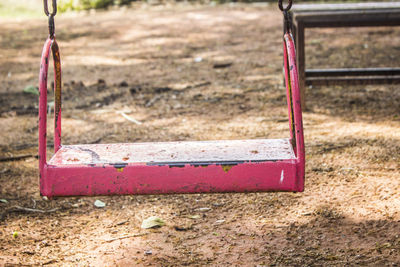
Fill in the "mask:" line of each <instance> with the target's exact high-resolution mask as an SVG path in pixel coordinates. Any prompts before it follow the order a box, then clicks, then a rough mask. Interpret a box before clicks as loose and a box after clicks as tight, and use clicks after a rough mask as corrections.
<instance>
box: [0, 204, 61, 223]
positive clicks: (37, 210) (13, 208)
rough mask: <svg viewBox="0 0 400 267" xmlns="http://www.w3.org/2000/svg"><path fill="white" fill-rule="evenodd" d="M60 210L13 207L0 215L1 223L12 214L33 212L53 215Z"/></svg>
mask: <svg viewBox="0 0 400 267" xmlns="http://www.w3.org/2000/svg"><path fill="white" fill-rule="evenodd" d="M59 209H60V208H54V209H50V210H40V209H31V208H25V207H21V206H13V207H10V208H9V209H7V210H6V211H4V212H3V213H2V214H0V221H2V220H3V219H4V217H5V216H6V215H7V214H8V213H11V212H21V211H22V212H33V213H52V212H55V211H57V210H59Z"/></svg>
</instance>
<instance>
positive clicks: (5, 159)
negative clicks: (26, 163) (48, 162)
mask: <svg viewBox="0 0 400 267" xmlns="http://www.w3.org/2000/svg"><path fill="white" fill-rule="evenodd" d="M33 157H37V155H33V154H25V155H18V156H10V157H2V158H0V162H5V161H16V160H21V159H27V158H33Z"/></svg>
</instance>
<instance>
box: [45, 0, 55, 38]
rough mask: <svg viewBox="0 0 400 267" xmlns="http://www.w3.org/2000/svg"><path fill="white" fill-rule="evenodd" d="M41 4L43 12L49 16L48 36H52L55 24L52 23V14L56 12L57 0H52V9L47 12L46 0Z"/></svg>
mask: <svg viewBox="0 0 400 267" xmlns="http://www.w3.org/2000/svg"><path fill="white" fill-rule="evenodd" d="M43 6H44V14H46V16H48V17H49V35H50V38H51V39H53V38H54V32H55V25H54V16H55V15H56V14H57V0H52V7H53V10H52V12H51V13H50V12H49V5H48V1H47V0H43Z"/></svg>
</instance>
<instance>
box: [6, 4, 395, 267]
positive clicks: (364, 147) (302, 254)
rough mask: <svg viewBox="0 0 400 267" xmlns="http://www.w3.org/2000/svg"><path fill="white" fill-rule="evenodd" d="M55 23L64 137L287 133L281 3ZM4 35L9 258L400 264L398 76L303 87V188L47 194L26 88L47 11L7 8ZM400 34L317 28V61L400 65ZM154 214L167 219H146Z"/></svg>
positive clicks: (311, 42)
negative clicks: (11, 16) (20, 17)
mask: <svg viewBox="0 0 400 267" xmlns="http://www.w3.org/2000/svg"><path fill="white" fill-rule="evenodd" d="M56 27H57V29H56V31H57V38H58V42H59V45H60V47H61V55H62V62H63V65H62V67H63V82H64V93H63V100H64V109H63V142H64V143H66V144H72V143H100V142H101V143H106V142H136V141H173V140H207V139H242V138H260V137H267V138H279V137H282V136H288V123H287V113H286V107H285V99H286V98H285V94H284V88H283V84H282V79H283V78H282V32H281V29H282V25H281V14H280V13H279V12H278V11H277V8H276V6H271V7H269V6H256V5H224V6H216V7H211V6H188V5H186V6H185V5H184V6H158V7H148V6H141V7H138V8H136V9H130V10H117V11H110V12H105V13H101V12H100V13H99V12H98V13H96V14H90V15H82V14H78V15H71V14H69V15H68V14H61V15H58V16H57V19H56ZM0 33H1V34H0V81H1V82H0V127H1V135H0V158H1V159H2V160H1V162H0V199H6V200H7V201H8V203H2V202H0V265H5V266H14V265H16V266H20V265H41V264H42V265H54V266H60V265H64V266H114V265H116V266H129V265H130V266H132V265H138V266H140V265H143V266H182V265H194V266H200V265H213V266H227V265H232V266H257V265H261V266H262V265H274V266H275V265H278V266H285V265H290V266H294V265H296V266H309V265H318V266H321V265H325V266H327V265H329V266H331V265H334V266H348V265H353V266H354V265H368V266H383V265H399V264H400V213H399V212H400V205H399V204H400V180H399V178H400V173H399V169H400V90H399V86H398V85H378V86H330V87H313V88H308V91H307V105H308V106H307V107H308V110H307V111H306V112H304V126H305V138H306V152H307V166H306V179H307V181H306V190H305V192H304V193H250V194H208V195H207V194H206V195H199V194H195V195H162V196H154V195H153V196H114V197H93V198H90V197H71V198H57V199H54V200H50V201H46V200H43V199H42V198H41V197H40V194H39V186H38V172H37V166H38V162H37V159H36V158H35V155H36V153H37V152H36V151H37V115H36V114H37V96H35V95H32V94H26V93H23V89H24V88H25V87H26V86H28V85H34V86H36V85H37V76H38V70H39V58H40V53H41V48H42V45H43V42H44V39H45V37H46V34H47V26H46V19H45V18H43V19H40V20H29V21H15V20H3V21H2V23H1V24H0ZM399 43H400V29H396V28H375V29H369V28H365V29H339V30H337V29H335V30H332V29H326V30H312V31H311V30H310V31H308V32H307V64H308V65H309V66H313V67H332V66H334V67H358V66H363V67H368V66H396V65H398V58H399V56H400V50H399V45H398V44H399ZM200 58H201V61H200V60H199V59H200ZM196 61H200V62H196ZM221 63H224V64H225V63H229V64H230V65H229V64H227V65H229V66H227V67H225V68H215V66H216V65H218V64H221ZM118 111H125V112H127V113H128V114H129V116H131V117H133V118H135V119H136V120H139V121H141V122H143V124H142V125H136V124H134V123H131V122H129V121H127V120H126V119H125V118H123V117H122V116H121V115H120V114H118V113H117V112H118ZM51 132H52V130H51V129H50V130H49V134H48V135H49V136H51ZM49 143H52V140H49ZM49 153H50V151H49ZM18 155H28V157H27V158H25V159H21V160H14V161H10V160H7V158H10V157H12V156H18ZM29 155H31V156H29ZM96 199H100V200H102V201H104V202H105V203H106V204H107V206H106V207H105V208H103V209H98V208H95V207H94V205H93V203H94V201H95V200H96ZM15 206H21V207H26V208H35V209H41V210H49V211H52V210H53V209H56V210H55V211H53V212H49V213H46V214H41V213H37V212H21V210H17V209H16V208H15ZM200 208H209V210H208V211H200V210H199V209H200ZM153 215H156V216H159V217H161V218H162V219H164V220H165V222H166V226H163V227H161V228H159V229H155V230H143V229H140V225H141V222H142V220H143V219H145V218H147V217H149V216H153ZM194 215H199V216H194ZM193 218H194V219H193ZM15 231H17V232H18V233H19V235H18V237H13V232H15ZM149 250H151V254H150V253H145V252H146V251H149ZM147 254H150V255H147Z"/></svg>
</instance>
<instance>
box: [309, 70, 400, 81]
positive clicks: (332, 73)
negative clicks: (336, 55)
mask: <svg viewBox="0 0 400 267" xmlns="http://www.w3.org/2000/svg"><path fill="white" fill-rule="evenodd" d="M395 75H400V68H349V69H345V68H342V69H306V77H307V79H308V78H311V77H337V76H395Z"/></svg>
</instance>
